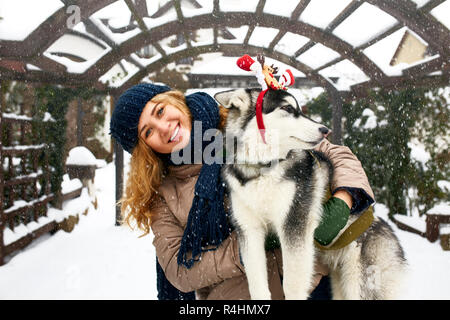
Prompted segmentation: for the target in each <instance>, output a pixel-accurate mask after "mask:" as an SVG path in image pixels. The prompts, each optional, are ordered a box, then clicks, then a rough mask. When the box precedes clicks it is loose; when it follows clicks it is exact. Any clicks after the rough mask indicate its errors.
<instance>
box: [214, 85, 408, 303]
mask: <svg viewBox="0 0 450 320" xmlns="http://www.w3.org/2000/svg"><path fill="white" fill-rule="evenodd" d="M259 93H260V89H256V88H255V89H237V90H230V91H225V92H220V93H217V94H216V95H215V99H216V100H217V101H218V102H219V103H220V104H222V105H223V106H224V107H226V108H228V109H229V113H228V118H227V125H226V128H225V133H226V139H229V137H230V135H231V136H232V137H237V139H234V138H233V140H234V142H233V145H234V146H233V148H235V150H234V152H235V153H234V154H233V155H232V158H233V159H232V161H229V158H227V163H226V164H225V165H224V167H223V177H224V180H225V181H226V183H227V185H228V188H229V191H230V201H231V215H232V218H233V220H234V221H233V222H234V224H235V226H236V228H237V230H238V234H239V242H240V250H241V251H240V252H241V258H242V261H243V264H244V266H245V269H246V275H247V279H248V283H249V290H250V295H251V298H252V299H258V300H259V299H264V300H267V299H270V298H271V294H270V291H269V287H268V276H267V266H266V255H265V250H264V242H265V237H266V235H267V233H268V232H269V231H270V232H274V233H276V234H277V235H278V238H279V240H280V244H281V249H282V257H283V290H284V294H285V298H286V299H299V300H300V299H307V298H308V292H309V290H310V287H311V280H312V277H313V272H314V259H315V258H316V257H317V258H318V259H320V261H322V263H324V264H326V265H327V266H328V267H329V268H330V278H331V286H332V292H333V298H334V299H393V298H395V297H396V293H397V289H398V288H399V286H400V279H401V278H402V276H403V274H404V271H405V268H406V260H405V258H404V253H403V250H402V248H401V246H400V243H399V241H398V239H397V238H396V236H395V235H394V233H393V230H392V229H391V228H390V227H389V225H388V224H387V223H386V222H385V221H383V220H382V219H380V218H377V217H375V218H374V221H373V223H372V225H371V226H370V227H369V228H368V229H367V230H366V231H365V232H364V233H363V234H362V235H361V236H360V237H358V238H357V239H356V240H355V241H353V242H352V243H350V244H349V245H347V246H346V247H344V248H342V249H339V250H319V249H317V248H316V247H315V245H314V230H315V229H316V227H317V226H318V224H319V222H320V219H321V214H322V201H323V200H324V197H325V192H326V189H327V187H328V184H329V181H330V179H331V174H332V166H331V164H330V162H329V160H328V159H327V158H326V157H325V156H324V155H323V154H322V153H319V152H316V151H313V150H312V149H313V148H314V147H315V146H316V145H317V144H318V143H319V142H321V141H322V139H324V137H325V136H326V135H327V133H328V132H329V130H328V129H327V128H326V127H325V126H323V125H321V124H319V123H317V122H315V121H313V120H312V119H309V118H308V117H306V116H305V115H304V114H303V113H302V112H301V110H300V108H299V106H298V103H297V101H296V99H295V98H294V97H293V96H292V95H291V94H289V93H287V92H286V91H283V90H277V91H275V90H269V91H268V92H267V93H266V94H265V97H264V100H263V106H262V113H263V115H264V122H265V123H266V125H267V130H265V141H266V143H263V141H262V139H261V137H260V136H259V134H260V132H259V130H258V127H257V122H256V119H255V103H256V101H257V98H258V95H259ZM236 140H237V141H236ZM226 143H227V145H228V144H229V141H228V140H227V141H226ZM228 152H229V150H228V149H227V153H228ZM227 156H228V157H230V155H229V154H228V155H227ZM356 219H357V216H354V215H351V216H350V218H349V221H348V224H347V225H349V224H350V223H352V222H353V221H355V220H356Z"/></svg>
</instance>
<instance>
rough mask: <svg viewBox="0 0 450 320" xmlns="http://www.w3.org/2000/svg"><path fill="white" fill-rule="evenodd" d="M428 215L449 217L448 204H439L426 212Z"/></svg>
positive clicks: (449, 208) (449, 209) (449, 204)
mask: <svg viewBox="0 0 450 320" xmlns="http://www.w3.org/2000/svg"><path fill="white" fill-rule="evenodd" d="M427 213H428V214H439V215H443V216H450V202H446V203H439V204H437V205H435V206H434V207H433V208H431V209H430V210H428V211H427Z"/></svg>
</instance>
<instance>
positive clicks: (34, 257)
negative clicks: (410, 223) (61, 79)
mask: <svg viewBox="0 0 450 320" xmlns="http://www.w3.org/2000/svg"><path fill="white" fill-rule="evenodd" d="M112 177H114V166H113V164H108V165H107V166H106V167H103V168H101V169H97V174H96V178H95V181H96V188H97V197H98V209H97V210H95V209H94V208H93V207H91V208H90V211H89V213H88V215H87V216H81V218H80V221H79V223H78V225H77V226H76V227H75V229H74V230H73V231H72V232H71V233H66V232H64V231H58V232H57V233H56V234H54V235H53V236H44V237H42V238H41V239H39V240H38V241H36V242H35V243H33V244H32V245H30V246H29V247H27V248H26V249H25V250H23V251H21V252H19V253H18V254H17V255H15V256H14V257H12V259H11V260H10V261H9V262H8V263H7V264H6V265H4V266H1V267H0V299H1V300H5V299H156V273H155V252H154V248H153V245H152V236H151V235H150V236H146V237H142V238H139V235H140V234H141V233H140V232H137V231H135V232H133V231H130V229H128V228H127V227H117V226H114V222H115V210H114V207H113V203H114V183H113V179H112ZM375 210H376V214H377V215H378V216H381V217H386V213H387V210H386V208H385V207H384V206H383V205H381V204H380V205H376V208H375ZM391 225H392V227H393V228H394V230H395V231H396V232H397V235H398V236H399V238H400V241H401V243H402V245H403V248H404V250H405V252H406V257H407V259H408V261H409V264H410V271H409V274H408V281H407V283H406V286H405V289H404V290H403V294H402V298H403V299H420V300H421V299H450V274H449V270H450V251H443V250H442V248H441V247H440V245H439V242H436V243H429V242H428V241H427V240H425V239H424V238H421V237H419V236H417V235H415V234H412V233H408V232H405V231H401V230H398V229H397V228H396V226H395V225H393V224H392V223H391Z"/></svg>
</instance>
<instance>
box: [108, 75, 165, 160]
mask: <svg viewBox="0 0 450 320" xmlns="http://www.w3.org/2000/svg"><path fill="white" fill-rule="evenodd" d="M169 90H171V89H170V88H169V87H168V86H161V85H155V84H151V83H140V84H137V85H135V86H133V87H131V88H129V89H128V90H126V91H125V92H124V93H123V94H122V95H121V96H120V97H119V99H117V102H116V104H115V107H114V111H113V113H112V116H111V122H110V133H109V134H110V135H112V136H113V137H114V139H116V140H117V142H119V143H120V145H121V146H122V148H123V149H124V150H125V151H127V152H128V153H132V152H133V149H134V147H135V146H136V144H137V142H138V123H139V118H140V116H141V113H142V110H143V109H144V107H145V105H146V104H147V102H149V101H150V100H151V99H152V98H153V97H154V96H156V95H157V94H160V93H163V92H166V91H169Z"/></svg>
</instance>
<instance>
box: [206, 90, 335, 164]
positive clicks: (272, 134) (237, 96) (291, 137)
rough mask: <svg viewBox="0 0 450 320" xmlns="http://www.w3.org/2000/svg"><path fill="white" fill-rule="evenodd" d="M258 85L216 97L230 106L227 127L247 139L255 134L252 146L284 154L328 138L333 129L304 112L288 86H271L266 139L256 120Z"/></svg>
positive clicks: (267, 99) (266, 108) (267, 96)
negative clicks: (286, 89) (278, 88)
mask: <svg viewBox="0 0 450 320" xmlns="http://www.w3.org/2000/svg"><path fill="white" fill-rule="evenodd" d="M260 92H261V90H260V89H258V88H252V89H236V90H230V91H224V92H219V93H217V94H216V95H215V96H214V98H215V99H216V100H217V101H218V102H219V103H220V104H221V105H223V106H224V107H226V108H228V109H229V113H228V117H227V125H226V131H227V133H228V132H231V133H233V134H236V135H240V138H241V139H243V141H246V140H249V139H250V137H253V138H252V141H253V142H256V144H255V145H253V146H252V148H253V147H255V148H258V149H259V150H265V149H266V151H265V153H267V152H269V150H268V149H271V150H272V151H273V150H274V149H275V148H276V149H277V150H278V153H279V155H278V156H279V157H280V158H283V157H284V156H285V155H287V153H288V152H289V151H290V150H293V149H304V150H307V149H312V148H314V147H315V146H316V145H317V144H318V143H320V142H321V141H322V139H324V138H325V137H326V136H327V135H328V133H329V132H330V130H329V129H328V128H327V127H325V126H324V125H322V124H320V123H317V122H316V121H314V120H312V119H310V118H308V117H307V116H306V115H305V114H303V113H302V111H301V109H300V107H299V105H298V102H297V100H296V99H295V98H294V96H293V95H291V94H290V93H288V92H286V91H284V90H269V91H267V93H266V94H265V96H264V100H263V104H262V114H263V120H264V124H265V128H266V132H265V139H266V142H267V144H264V143H263V140H262V138H261V136H259V130H258V126H257V121H256V107H255V106H256V101H257V99H258V95H259V93H260Z"/></svg>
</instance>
